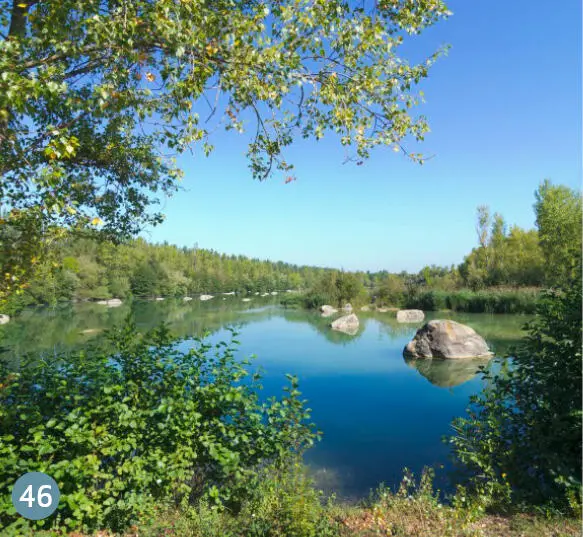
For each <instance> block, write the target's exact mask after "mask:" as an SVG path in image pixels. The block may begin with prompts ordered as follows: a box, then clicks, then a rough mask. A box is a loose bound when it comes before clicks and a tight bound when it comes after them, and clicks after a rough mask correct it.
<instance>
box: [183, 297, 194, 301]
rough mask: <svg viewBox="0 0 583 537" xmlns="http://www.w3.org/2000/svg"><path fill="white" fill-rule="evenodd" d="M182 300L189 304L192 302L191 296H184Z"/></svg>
mask: <svg viewBox="0 0 583 537" xmlns="http://www.w3.org/2000/svg"><path fill="white" fill-rule="evenodd" d="M182 300H184V302H189V301H191V300H192V297H191V296H185V297H184V298H183V299H182Z"/></svg>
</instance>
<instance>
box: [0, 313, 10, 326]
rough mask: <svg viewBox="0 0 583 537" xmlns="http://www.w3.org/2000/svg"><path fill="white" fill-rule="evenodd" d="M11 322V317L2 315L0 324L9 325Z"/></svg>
mask: <svg viewBox="0 0 583 537" xmlns="http://www.w3.org/2000/svg"><path fill="white" fill-rule="evenodd" d="M8 322H10V316H9V315H6V314H5V313H0V324H7V323H8Z"/></svg>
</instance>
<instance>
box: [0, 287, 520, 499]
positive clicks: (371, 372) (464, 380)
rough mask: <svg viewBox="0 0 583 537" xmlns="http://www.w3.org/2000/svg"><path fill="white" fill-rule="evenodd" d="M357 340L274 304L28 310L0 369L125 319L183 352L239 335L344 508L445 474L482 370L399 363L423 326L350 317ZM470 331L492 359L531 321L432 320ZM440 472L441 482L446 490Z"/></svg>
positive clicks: (94, 336)
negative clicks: (164, 331)
mask: <svg viewBox="0 0 583 537" xmlns="http://www.w3.org/2000/svg"><path fill="white" fill-rule="evenodd" d="M357 314H358V317H359V319H360V322H361V324H360V329H359V331H358V333H357V334H356V335H355V336H348V335H345V334H342V333H338V332H334V331H332V330H331V329H330V328H329V327H328V323H329V322H330V320H329V319H328V320H327V319H323V318H321V317H320V315H319V314H318V313H315V312H308V311H302V310H292V309H284V308H282V307H281V306H279V305H278V300H277V297H265V298H262V297H254V298H253V299H252V300H251V301H250V302H243V301H242V300H241V298H239V297H231V296H229V297H225V298H224V299H223V297H221V296H217V297H215V298H214V299H212V300H210V301H208V302H201V301H199V300H196V299H195V300H193V301H192V302H183V301H181V300H170V299H167V300H164V301H161V302H156V301H134V302H133V303H131V304H130V303H127V304H123V305H122V306H120V307H117V308H108V307H106V306H102V305H98V304H90V303H82V304H76V305H66V306H60V307H57V308H34V309H28V310H26V311H24V312H22V313H21V315H19V316H18V317H17V318H15V319H13V320H12V321H11V322H10V323H9V324H7V325H4V326H0V352H1V353H2V354H1V356H2V357H3V359H5V360H8V361H9V362H10V363H11V364H13V365H15V366H16V365H17V364H18V361H19V357H20V356H22V354H23V353H26V352H34V353H38V354H41V355H53V354H56V353H59V352H62V351H72V350H79V349H82V348H86V347H88V346H91V345H93V344H96V343H98V342H99V341H100V340H102V339H103V338H104V337H105V336H104V333H103V331H104V330H106V329H108V328H111V327H113V326H115V325H118V324H120V323H122V322H123V320H124V319H125V318H126V317H127V316H128V315H131V316H132V318H133V319H134V320H135V322H136V325H137V327H138V329H139V330H148V329H151V328H154V327H156V326H157V325H159V324H160V323H161V322H163V321H164V322H166V323H168V324H169V326H170V328H171V330H172V332H173V333H174V334H176V335H177V336H178V337H180V338H187V339H186V340H185V341H182V342H181V343H180V345H181V346H184V347H188V345H189V344H190V343H189V341H188V338H191V337H199V336H201V335H202V334H203V333H204V332H205V331H209V332H210V335H209V339H210V340H211V341H219V340H221V339H225V338H227V339H228V338H229V337H230V335H229V332H228V330H227V327H229V326H232V327H236V329H237V330H238V332H239V334H240V335H239V336H238V339H239V340H240V341H241V346H240V350H239V353H240V356H241V357H248V356H250V355H252V354H254V355H256V358H255V360H254V366H258V367H259V366H260V367H261V368H262V369H263V371H264V382H263V385H264V387H265V395H272V394H280V393H281V388H282V387H283V386H284V385H286V379H285V374H286V373H292V374H294V375H297V376H298V377H299V380H300V390H301V391H302V393H303V395H304V396H305V398H306V399H308V400H309V407H310V408H312V410H313V413H312V416H313V421H314V422H315V423H316V424H317V426H318V429H319V430H321V431H322V432H323V439H322V441H321V442H320V443H318V444H317V445H316V446H315V447H314V448H313V449H311V450H310V451H309V452H308V453H307V455H306V459H305V460H306V463H307V464H308V466H309V467H310V469H311V471H312V472H313V475H314V476H315V478H316V481H317V483H318V485H319V486H320V487H321V488H323V489H324V490H325V491H326V492H335V493H336V494H337V495H338V497H340V498H343V499H355V498H361V497H364V496H367V495H368V493H369V491H370V489H372V488H375V487H377V486H378V484H379V483H381V482H384V483H385V484H387V485H389V486H392V487H394V486H396V485H397V484H398V482H399V481H400V478H401V477H402V473H403V469H404V468H405V467H407V468H409V469H410V470H412V471H413V472H415V473H416V474H418V473H420V471H421V470H422V468H423V467H424V466H425V465H430V466H435V467H438V466H440V465H445V467H446V469H447V461H448V447H447V445H445V444H444V443H443V442H442V440H441V439H442V436H443V435H446V434H448V433H450V432H451V429H450V422H451V420H452V419H453V418H454V417H456V416H460V415H462V414H463V413H464V410H465V408H466V406H467V404H468V398H469V396H470V395H471V394H474V393H477V392H479V391H480V390H481V388H482V381H481V379H480V378H479V376H475V372H476V370H477V367H478V366H479V365H480V364H479V363H477V362H466V361H462V362H457V361H444V362H441V361H417V362H407V361H405V360H404V358H403V355H402V350H403V347H404V346H405V344H406V343H407V342H408V341H409V340H410V339H411V338H412V337H413V336H414V334H415V331H416V330H417V328H419V327H420V326H421V324H422V323H417V324H400V323H397V321H396V319H395V318H394V314H392V313H378V312H357ZM431 318H451V319H454V320H457V321H459V322H462V323H464V324H468V325H469V326H471V327H472V328H474V329H475V330H476V331H477V332H478V333H479V334H481V335H482V336H483V337H484V338H485V339H486V340H487V341H488V343H489V344H490V347H491V348H492V349H493V350H494V351H495V352H496V353H497V354H498V355H500V354H503V353H504V351H505V350H506V349H507V348H508V347H509V345H511V344H513V343H515V342H516V341H517V340H518V338H519V337H520V335H521V328H522V326H523V325H524V323H525V322H526V321H527V320H528V318H529V317H526V316H520V315H488V314H451V313H439V314H430V315H428V319H431ZM444 472H445V470H442V471H441V473H439V474H438V483H439V484H440V485H443V486H445V481H444V480H443V479H444Z"/></svg>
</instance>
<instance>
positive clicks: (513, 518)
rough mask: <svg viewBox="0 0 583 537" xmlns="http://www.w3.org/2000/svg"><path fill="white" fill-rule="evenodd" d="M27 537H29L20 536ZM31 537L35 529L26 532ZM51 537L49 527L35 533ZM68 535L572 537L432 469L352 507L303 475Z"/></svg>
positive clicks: (568, 521)
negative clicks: (440, 480)
mask: <svg viewBox="0 0 583 537" xmlns="http://www.w3.org/2000/svg"><path fill="white" fill-rule="evenodd" d="M22 535H24V536H25V537H28V534H26V533H25V534H22ZM30 535H31V536H32V533H31V534H30ZM34 535H36V536H38V537H49V536H50V537H52V536H53V535H55V534H54V533H51V532H48V531H47V532H40V533H34ZM59 535H68V536H69V537H97V536H99V537H114V536H123V537H136V536H140V537H160V536H164V537H259V536H261V537H373V536H388V535H391V536H400V537H436V536H439V537H470V536H471V537H575V536H578V535H580V521H579V520H578V519H577V518H575V517H564V516H547V517H544V516H542V515H540V514H539V515H536V514H533V513H513V514H508V513H506V514H503V513H489V514H483V513H480V511H479V510H478V509H476V508H471V507H467V506H463V507H462V506H451V505H444V504H442V503H440V502H439V500H438V499H437V495H436V493H435V491H433V489H432V487H431V480H430V477H429V474H426V475H425V476H424V477H423V478H422V479H421V480H420V482H418V483H417V484H414V483H413V480H412V479H411V478H410V477H405V478H404V480H403V483H402V484H401V487H400V489H399V490H398V491H396V492H390V491H387V490H385V489H379V490H378V491H377V492H376V493H375V494H374V495H373V496H372V497H371V499H370V500H368V501H367V502H364V503H362V504H361V505H357V506H350V505H345V504H341V503H338V502H335V501H334V500H327V501H324V500H323V499H322V496H321V494H320V493H319V492H318V491H316V490H315V489H313V488H312V486H311V484H310V482H309V481H308V480H307V479H306V478H305V477H304V475H303V474H301V473H292V474H288V476H287V477H285V478H283V477H282V476H277V477H271V478H270V479H267V480H264V481H262V482H261V483H260V484H259V486H258V488H257V493H256V494H255V498H254V499H253V500H251V501H249V502H245V503H244V504H243V505H242V506H241V508H240V510H239V512H238V513H237V514H234V513H233V511H232V510H229V509H226V508H216V507H211V506H209V504H207V503H200V504H198V505H197V506H193V507H188V508H182V509H179V510H175V509H164V508H162V507H160V508H158V509H156V511H155V513H154V514H153V515H152V516H150V517H149V518H147V519H146V520H143V521H139V522H137V523H136V524H135V525H133V526H132V527H131V528H130V529H129V530H128V531H126V532H123V533H110V532H104V531H99V532H94V533H80V532H75V533H72V534H60V533H59Z"/></svg>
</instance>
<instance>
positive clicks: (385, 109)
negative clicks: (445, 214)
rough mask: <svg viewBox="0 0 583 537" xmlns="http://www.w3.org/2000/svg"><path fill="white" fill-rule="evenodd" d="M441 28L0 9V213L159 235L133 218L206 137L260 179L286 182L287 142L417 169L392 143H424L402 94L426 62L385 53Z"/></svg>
mask: <svg viewBox="0 0 583 537" xmlns="http://www.w3.org/2000/svg"><path fill="white" fill-rule="evenodd" d="M448 14H449V13H448V11H447V8H446V6H445V4H444V3H443V2H442V1H441V0H421V1H417V0H415V1H413V0H383V1H380V2H366V1H365V2H358V3H353V2H347V1H342V0H283V1H282V0H271V1H257V0H212V1H208V0H133V1H131V2H130V1H127V0H111V1H107V2H106V1H99V0H64V1H62V2H49V1H43V0H0V32H1V38H0V73H1V76H0V177H1V179H0V204H1V206H3V207H4V208H5V209H7V210H8V213H7V218H9V219H16V220H18V218H21V211H26V212H27V214H28V218H29V220H30V221H32V222H34V223H35V224H36V226H37V228H42V229H43V231H47V230H48V229H49V228H50V227H51V226H61V227H65V228H70V227H82V228H83V227H87V226H92V225H93V226H96V227H98V228H99V229H100V230H101V231H102V232H104V233H106V234H108V235H110V236H114V237H119V236H128V235H131V234H135V233H136V232H137V231H138V230H139V229H141V227H143V226H144V225H145V224H151V223H158V222H160V221H161V219H162V216H161V215H160V214H158V213H156V212H152V211H149V210H148V207H149V206H150V205H151V204H152V203H153V202H155V201H156V198H155V196H157V195H160V194H162V195H165V194H169V193H172V192H173V191H174V190H176V188H177V186H178V184H179V183H178V180H179V179H180V177H181V175H182V173H181V170H180V169H179V168H178V166H177V163H176V157H177V156H178V155H180V154H181V153H183V152H185V151H187V150H190V151H193V152H201V153H206V154H208V153H209V152H211V151H212V149H213V136H212V135H213V133H215V132H216V131H217V129H220V128H225V129H234V130H236V131H240V132H243V131H245V130H247V129H249V130H250V131H251V134H250V140H249V150H248V157H249V161H250V166H251V170H252V173H253V175H254V176H255V177H256V178H259V179H264V178H267V177H268V176H269V175H270V174H271V173H272V172H273V171H274V170H278V169H279V170H282V171H283V172H285V173H286V174H289V173H291V172H290V170H291V169H292V164H291V163H289V162H287V161H286V160H285V158H284V156H283V150H284V148H285V147H286V146H287V145H289V144H290V143H291V142H292V140H293V139H294V137H298V136H299V137H306V138H307V137H313V138H316V139H319V138H321V137H322V136H323V135H324V134H325V133H326V132H334V133H336V134H337V135H338V136H339V137H340V142H341V144H342V145H344V146H346V148H347V150H348V151H349V152H350V155H352V156H354V157H355V158H357V159H359V160H360V159H363V158H366V157H367V156H368V155H369V152H370V150H371V149H372V148H373V147H375V146H378V145H385V146H392V147H393V148H395V149H397V150H398V151H401V150H402V151H404V152H405V153H406V154H407V155H409V156H410V157H411V158H413V159H414V160H417V161H420V162H422V161H423V156H422V155H420V154H417V153H408V152H407V151H406V149H405V145H404V144H403V142H404V140H405V139H406V138H408V137H410V138H412V139H417V140H421V139H423V136H424V134H425V133H426V131H427V130H428V127H427V123H426V121H425V119H424V118H423V117H415V116H414V115H413V113H412V108H413V106H414V105H415V104H417V103H418V102H419V100H420V99H421V98H422V94H421V92H418V93H416V91H415V86H416V84H417V83H418V82H420V81H421V79H423V78H424V77H426V76H427V75H428V71H429V68H430V66H431V65H432V64H433V62H434V61H435V59H436V58H437V56H438V55H439V52H440V51H436V52H432V53H431V54H430V55H429V56H428V58H427V60H426V61H422V62H421V63H419V64H413V65H411V64H409V63H408V62H407V61H406V60H405V59H404V58H403V57H402V56H401V55H400V54H399V47H400V45H401V44H402V43H403V41H404V36H406V35H407V34H418V33H420V32H421V31H422V30H423V29H424V28H425V27H427V26H429V25H432V24H434V23H435V22H437V21H438V20H439V19H441V18H444V17H446V16H447V15H448ZM5 223H6V222H5ZM10 223H11V224H13V225H15V224H14V222H10ZM17 224H18V225H20V222H19V221H18V222H17ZM2 240H3V241H5V240H7V239H6V238H5V237H3V238H2ZM22 262H23V260H19V263H22ZM13 269H14V270H12V269H11V270H9V271H8V272H9V273H11V274H12V273H16V268H15V267H13Z"/></svg>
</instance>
